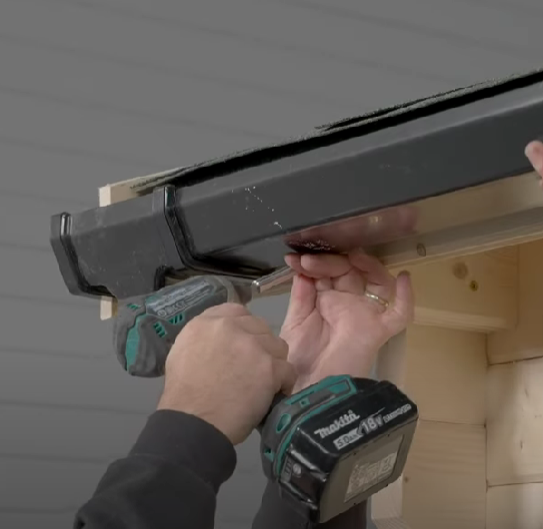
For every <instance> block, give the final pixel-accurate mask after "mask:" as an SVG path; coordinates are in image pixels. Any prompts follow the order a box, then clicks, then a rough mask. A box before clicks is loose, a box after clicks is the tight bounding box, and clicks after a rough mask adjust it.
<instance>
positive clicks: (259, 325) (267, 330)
mask: <svg viewBox="0 0 543 529" xmlns="http://www.w3.org/2000/svg"><path fill="white" fill-rule="evenodd" d="M235 325H237V326H238V327H239V328H240V329H242V330H243V331H245V332H247V333H249V334H252V335H263V336H266V335H270V336H273V332H272V329H271V327H270V324H269V323H268V322H267V321H266V319H264V318H261V317H260V316H255V315H254V314H251V313H248V314H245V315H242V316H238V317H237V318H236V319H235Z"/></svg>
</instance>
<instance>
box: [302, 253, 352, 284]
mask: <svg viewBox="0 0 543 529" xmlns="http://www.w3.org/2000/svg"><path fill="white" fill-rule="evenodd" d="M300 264H301V266H302V270H303V274H304V275H307V276H308V277H313V278H316V279H320V278H323V277H332V278H333V277H340V276H342V275H345V274H347V273H348V272H349V271H350V270H351V268H352V266H351V264H350V263H349V259H348V258H347V257H346V256H344V255H338V254H319V255H316V254H303V255H301V256H300Z"/></svg>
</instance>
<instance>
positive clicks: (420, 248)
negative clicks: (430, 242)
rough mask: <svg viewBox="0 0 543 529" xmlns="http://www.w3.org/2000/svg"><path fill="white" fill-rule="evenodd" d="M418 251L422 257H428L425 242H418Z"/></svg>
mask: <svg viewBox="0 0 543 529" xmlns="http://www.w3.org/2000/svg"><path fill="white" fill-rule="evenodd" d="M417 253H418V254H419V255H420V256H421V257H426V246H424V244H417Z"/></svg>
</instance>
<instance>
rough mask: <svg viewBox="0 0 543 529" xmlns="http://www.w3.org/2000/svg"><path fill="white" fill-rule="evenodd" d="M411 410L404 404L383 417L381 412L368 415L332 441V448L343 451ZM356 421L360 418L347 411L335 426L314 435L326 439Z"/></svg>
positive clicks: (409, 405)
mask: <svg viewBox="0 0 543 529" xmlns="http://www.w3.org/2000/svg"><path fill="white" fill-rule="evenodd" d="M411 409H412V406H411V404H405V405H404V406H401V407H399V408H397V409H395V410H394V411H392V412H390V413H387V414H385V415H383V414H382V413H381V412H382V410H379V411H378V412H377V413H375V414H373V415H370V416H369V417H366V418H365V419H363V420H361V421H360V422H359V423H358V425H357V426H356V428H353V429H351V430H349V431H348V432H343V433H341V434H340V435H338V436H337V437H336V438H335V439H334V440H333V443H334V446H335V447H336V449H337V450H343V449H344V448H346V447H347V446H349V445H350V444H352V443H354V442H355V441H358V439H362V437H364V436H365V435H368V434H371V433H373V432H375V431H376V430H379V429H380V428H382V427H383V426H385V425H386V424H387V423H389V422H390V421H392V420H394V419H396V418H397V417H399V416H401V415H403V414H405V413H407V412H408V411H410V410H411ZM358 419H360V417H359V416H358V415H357V414H356V413H353V412H352V411H351V410H349V413H347V414H346V415H344V416H343V417H341V418H340V420H336V421H335V423H336V424H333V425H329V426H328V427H327V428H321V429H319V430H317V431H315V434H317V433H319V434H320V436H321V438H324V437H327V436H328V435H331V434H332V433H333V432H337V431H338V430H340V429H341V428H343V427H344V426H347V425H348V424H352V423H353V422H356V421H357V420H358Z"/></svg>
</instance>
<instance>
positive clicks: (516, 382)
mask: <svg viewBox="0 0 543 529" xmlns="http://www.w3.org/2000/svg"><path fill="white" fill-rule="evenodd" d="M542 382H543V359H534V360H525V361H522V362H516V363H512V364H504V365H496V366H492V367H491V368H490V369H489V373H488V386H487V399H486V400H487V406H488V411H487V430H488V444H487V460H488V473H487V479H488V483H489V484H490V485H503V484H514V483H529V482H543V450H542V447H543V383H542Z"/></svg>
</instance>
